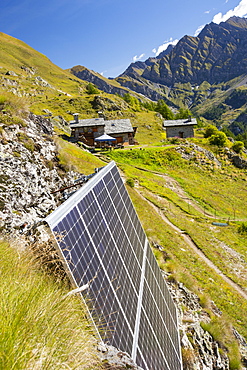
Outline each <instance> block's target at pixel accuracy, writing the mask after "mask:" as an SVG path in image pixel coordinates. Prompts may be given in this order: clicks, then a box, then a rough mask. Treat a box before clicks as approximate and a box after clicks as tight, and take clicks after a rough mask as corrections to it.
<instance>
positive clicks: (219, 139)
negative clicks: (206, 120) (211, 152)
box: [209, 131, 227, 147]
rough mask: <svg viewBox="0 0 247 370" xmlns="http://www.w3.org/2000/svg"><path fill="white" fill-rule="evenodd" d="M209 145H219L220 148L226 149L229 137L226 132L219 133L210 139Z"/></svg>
mask: <svg viewBox="0 0 247 370" xmlns="http://www.w3.org/2000/svg"><path fill="white" fill-rule="evenodd" d="M209 143H210V144H211V145H217V146H219V147H224V146H226V144H227V137H226V134H225V133H224V132H221V131H218V132H217V133H216V134H214V135H211V136H210V137H209Z"/></svg>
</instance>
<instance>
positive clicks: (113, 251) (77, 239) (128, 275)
mask: <svg viewBox="0 0 247 370" xmlns="http://www.w3.org/2000/svg"><path fill="white" fill-rule="evenodd" d="M46 221H47V223H48V224H49V226H50V228H51V230H52V232H53V234H54V236H55V238H56V241H57V245H58V249H59V251H60V253H61V254H62V256H63V258H64V263H65V266H66V270H67V272H68V273H69V276H70V278H71V280H72V281H73V283H74V285H75V286H76V287H80V286H83V285H85V284H89V288H88V291H87V293H86V301H87V302H89V311H90V313H91V317H93V319H94V322H95V325H96V327H97V328H98V331H99V333H100V336H101V339H102V340H103V341H104V342H106V343H108V344H111V345H113V346H115V347H117V348H118V349H120V350H122V351H125V352H127V353H129V354H130V355H131V356H132V358H133V360H134V361H135V362H136V363H137V364H138V365H139V366H141V367H142V368H143V369H144V370H151V369H152V370H154V369H155V370H159V369H160V370H161V369H162V370H164V369H167V370H180V369H182V363H181V354H180V344H179V335H178V323H177V314H176V308H175V305H174V303H173V301H172V298H171V296H170V293H169V291H168V289H167V286H166V284H165V281H164V279H163V277H162V275H161V272H160V270H159V267H158V265H157V262H156V260H155V258H154V256H153V253H152V251H151V248H150V246H149V244H148V240H147V237H146V235H145V232H144V230H143V228H142V226H141V223H140V221H139V219H138V216H137V214H136V212H135V209H134V207H133V204H132V202H131V200H130V197H129V195H128V192H127V190H126V188H125V186H124V183H123V181H122V179H121V177H120V174H119V172H118V169H117V167H116V165H115V163H114V162H111V163H109V164H108V165H107V166H105V167H104V168H103V169H101V170H100V171H99V172H98V173H97V174H95V176H94V177H93V178H92V179H91V180H89V181H88V182H87V183H86V184H85V185H84V186H83V187H82V188H81V189H80V190H78V191H77V192H76V193H75V194H74V195H72V196H71V197H70V198H69V199H68V200H67V201H66V202H64V203H63V204H62V205H61V206H60V207H58V208H57V209H56V210H55V211H54V212H53V213H52V214H51V215H49V216H48V217H47V218H46Z"/></svg>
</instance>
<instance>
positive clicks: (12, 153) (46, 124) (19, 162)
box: [0, 114, 75, 233]
mask: <svg viewBox="0 0 247 370" xmlns="http://www.w3.org/2000/svg"><path fill="white" fill-rule="evenodd" d="M52 134H53V127H52V124H51V122H50V121H49V120H47V119H45V118H43V117H41V116H35V115H33V114H30V115H29V117H28V118H27V119H26V120H25V124H24V125H17V124H15V125H9V126H6V125H3V126H1V135H0V173H1V175H0V186H1V194H0V228H1V229H2V230H3V231H4V232H8V233H10V232H11V233H13V231H14V230H17V231H18V232H21V231H22V228H24V227H25V225H28V224H33V223H35V222H37V221H38V220H39V219H41V218H44V217H45V216H46V215H47V214H48V213H49V212H50V211H51V210H53V209H54V208H55V207H56V206H57V204H58V203H59V198H57V197H55V196H53V195H52V194H51V192H52V191H54V190H56V189H59V188H61V187H63V186H66V185H68V184H72V181H73V177H74V175H75V174H74V173H72V172H70V173H65V171H63V169H62V168H60V167H59V165H58V161H57V154H58V153H57V148H56V145H55V143H54V141H53V140H52Z"/></svg>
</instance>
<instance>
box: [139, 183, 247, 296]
mask: <svg viewBox="0 0 247 370" xmlns="http://www.w3.org/2000/svg"><path fill="white" fill-rule="evenodd" d="M135 191H136V192H137V193H138V194H139V196H140V197H141V198H142V199H143V200H145V201H146V202H147V203H148V204H149V205H150V206H151V207H152V208H153V209H154V210H155V212H156V213H157V214H158V215H159V216H160V217H161V218H162V220H163V221H164V222H165V223H166V224H168V225H169V226H170V227H171V228H173V230H175V231H176V232H177V233H179V234H180V235H181V236H182V237H183V239H184V241H185V242H186V244H187V245H188V246H189V247H190V248H191V249H193V251H194V252H195V253H196V254H197V255H198V256H199V257H200V258H202V260H203V261H204V262H205V263H206V264H207V265H208V266H209V267H210V268H211V269H212V270H214V271H215V272H216V273H217V274H218V275H219V276H220V277H221V278H222V279H223V280H224V281H225V282H226V283H227V284H228V285H230V286H231V287H232V288H233V289H235V290H236V291H237V292H238V293H239V294H240V295H241V296H242V297H243V298H244V299H246V300H247V293H246V292H245V291H244V290H243V289H242V288H241V287H240V286H239V285H238V284H236V283H234V282H233V281H232V280H231V279H229V278H228V277H227V276H226V275H224V274H223V273H222V271H221V270H220V269H219V268H218V267H217V266H215V264H214V263H213V262H212V261H211V260H210V259H209V258H207V257H206V256H205V254H204V253H203V252H202V251H201V250H200V249H199V248H198V247H197V246H196V244H195V243H194V242H193V240H192V238H191V237H190V236H189V235H188V234H186V233H185V232H184V231H183V230H181V229H179V228H178V227H177V226H176V225H174V224H173V223H172V222H171V221H170V220H168V218H167V217H166V216H165V215H164V213H163V212H162V211H161V210H160V209H159V208H158V207H157V206H155V205H154V204H153V203H152V202H150V201H149V200H148V199H147V198H145V197H144V196H143V195H142V194H141V192H140V191H139V190H137V189H136V188H135Z"/></svg>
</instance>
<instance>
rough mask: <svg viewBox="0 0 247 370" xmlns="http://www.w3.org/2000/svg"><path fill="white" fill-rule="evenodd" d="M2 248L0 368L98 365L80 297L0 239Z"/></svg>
mask: <svg viewBox="0 0 247 370" xmlns="http://www.w3.org/2000/svg"><path fill="white" fill-rule="evenodd" d="M16 243H17V241H16ZM0 252H1V262H0V270H1V290H0V307H1V320H0V331H1V338H0V368H1V369H47V370H48V369H59V370H60V369H68V368H69V369H87V370H89V369H92V370H93V369H99V368H100V366H99V362H98V360H97V359H96V356H95V353H96V351H95V339H94V338H93V331H92V330H91V329H89V323H88V320H87V318H86V316H85V312H86V308H85V307H84V306H83V304H82V302H81V299H80V298H78V297H75V296H71V295H70V296H68V295H67V294H68V292H69V289H68V287H66V285H65V284H64V283H63V284H62V282H61V281H59V280H58V279H57V280H55V278H54V277H52V276H47V275H45V274H44V273H42V270H41V266H40V265H38V264H37V261H36V262H35V260H34V256H33V255H32V254H31V253H30V252H27V251H26V252H23V251H17V250H16V247H15V248H13V247H12V246H10V245H8V244H7V243H6V242H3V241H0ZM57 278H58V276H57Z"/></svg>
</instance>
